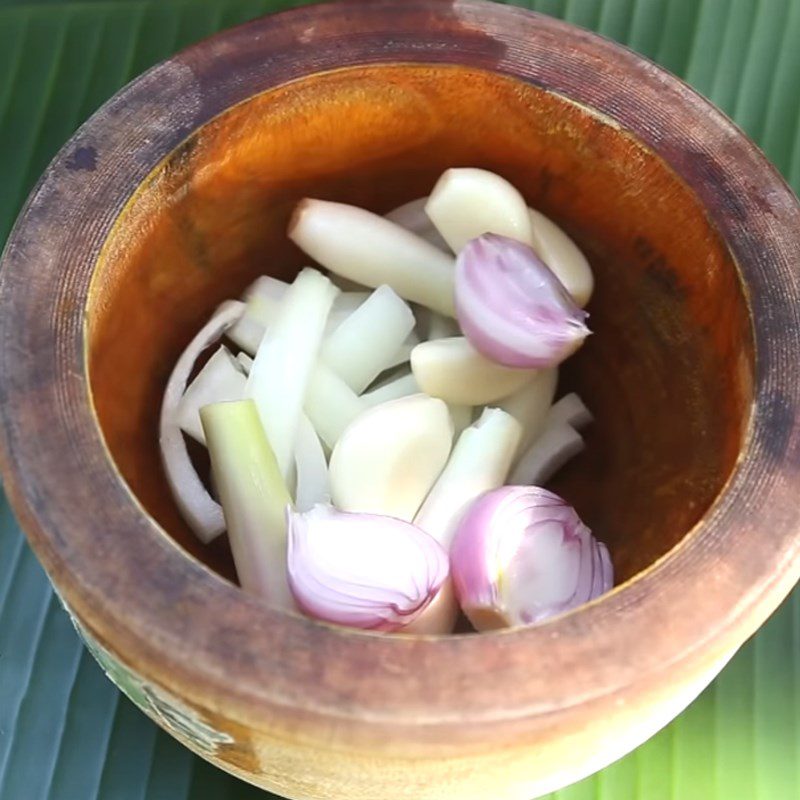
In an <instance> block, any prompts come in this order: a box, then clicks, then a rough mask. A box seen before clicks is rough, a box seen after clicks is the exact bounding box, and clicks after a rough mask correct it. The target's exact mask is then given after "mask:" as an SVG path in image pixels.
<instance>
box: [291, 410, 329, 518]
mask: <svg viewBox="0 0 800 800" xmlns="http://www.w3.org/2000/svg"><path fill="white" fill-rule="evenodd" d="M294 460H295V465H296V467H297V489H296V491H295V501H294V505H295V508H296V509H297V510H298V511H309V510H310V509H311V508H313V507H314V506H315V505H316V504H317V503H327V502H329V501H330V496H331V495H330V486H329V482H328V461H327V459H326V458H325V451H324V450H323V448H322V443H321V442H320V440H319V437H318V436H317V434H316V431H315V430H314V426H313V425H312V424H311V420H309V418H308V417H307V416H306V415H305V414H303V416H302V417H300V426H299V427H298V429H297V444H296V445H295V449H294Z"/></svg>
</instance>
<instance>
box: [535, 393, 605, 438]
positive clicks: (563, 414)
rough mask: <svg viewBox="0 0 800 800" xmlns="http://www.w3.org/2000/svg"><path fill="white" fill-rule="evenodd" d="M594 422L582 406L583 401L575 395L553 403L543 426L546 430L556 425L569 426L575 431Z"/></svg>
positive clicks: (589, 413)
mask: <svg viewBox="0 0 800 800" xmlns="http://www.w3.org/2000/svg"><path fill="white" fill-rule="evenodd" d="M593 420H594V417H593V416H592V412H591V411H589V409H588V408H586V406H585V405H584V402H583V400H581V398H580V397H579V396H578V395H577V394H576V393H575V392H570V393H569V394H565V395H564V396H563V397H562V398H561V399H560V400H558V401H557V402H555V403H553V405H552V407H551V408H550V410H549V411H548V412H547V418H546V422H545V425H546V427H548V428H552V427H555V426H557V425H561V424H565V425H570V426H571V427H573V428H575V429H576V430H580V429H581V428H585V427H586V426H587V425H589V424H590V423H591V422H592V421H593Z"/></svg>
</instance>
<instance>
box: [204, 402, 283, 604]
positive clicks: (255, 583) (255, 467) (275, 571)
mask: <svg viewBox="0 0 800 800" xmlns="http://www.w3.org/2000/svg"><path fill="white" fill-rule="evenodd" d="M200 419H201V420H202V423H203V431H204V432H205V436H206V443H207V445H208V452H209V455H210V457H211V469H212V471H213V473H214V479H215V482H216V486H217V491H218V492H219V496H220V500H221V502H222V510H223V513H224V514H225V524H226V526H227V529H228V539H229V541H230V545H231V551H232V552H233V560H234V563H235V564H236V572H237V574H238V576H239V582H240V583H241V585H242V588H243V589H244V590H245V591H248V592H251V593H253V594H257V595H260V596H261V597H264V598H265V599H266V600H267V601H268V602H269V603H270V604H271V605H274V606H277V607H280V608H292V607H294V600H293V598H292V595H291V592H290V590H289V585H288V583H287V579H286V519H285V512H286V507H287V506H288V505H291V498H290V497H289V492H288V490H287V488H286V484H285V482H284V480H283V477H282V475H281V471H280V469H279V468H278V463H277V461H276V459H275V454H274V453H273V452H272V448H271V447H270V444H269V441H268V440H267V437H266V435H265V433H264V429H263V427H262V425H261V420H260V418H259V414H258V410H257V408H256V405H255V403H254V402H253V401H252V400H238V401H233V402H227V403H213V404H211V405H208V406H204V407H203V408H201V409H200Z"/></svg>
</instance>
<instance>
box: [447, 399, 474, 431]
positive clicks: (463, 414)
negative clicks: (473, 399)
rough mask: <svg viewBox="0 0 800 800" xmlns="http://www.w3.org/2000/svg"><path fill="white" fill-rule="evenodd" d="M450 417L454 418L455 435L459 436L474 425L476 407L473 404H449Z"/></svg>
mask: <svg viewBox="0 0 800 800" xmlns="http://www.w3.org/2000/svg"><path fill="white" fill-rule="evenodd" d="M447 407H448V409H450V418H451V419H452V420H453V435H454V436H455V437H456V438H458V437H459V436H460V435H461V433H462V432H463V431H464V430H466V429H467V428H468V427H469V426H470V425H472V420H473V419H474V417H475V409H474V408H473V407H472V406H457V405H450V404H448V406H447Z"/></svg>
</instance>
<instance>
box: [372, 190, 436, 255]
mask: <svg viewBox="0 0 800 800" xmlns="http://www.w3.org/2000/svg"><path fill="white" fill-rule="evenodd" d="M427 202H428V198H427V197H419V198H417V199H416V200H411V201H409V202H408V203H404V204H403V205H402V206H398V207H397V208H395V209H392V210H391V211H390V212H389V213H388V214H387V215H386V219H388V220H390V221H391V222H394V223H395V224H396V225H399V226H400V227H401V228H405V229H406V230H407V231H411V233H413V234H415V235H416V236H419V237H421V238H422V239H425V240H426V241H428V242H430V243H431V244H432V245H433V246H434V247H438V248H439V249H440V250H443V251H444V252H445V253H447V252H449V251H450V248H449V247H448V246H447V242H446V241H445V240H444V238H443V237H442V234H441V233H439V231H437V230H436V226H435V225H434V224H433V223H432V222H431V220H430V217H429V216H428V215H427V214H426V213H425V204H426V203H427Z"/></svg>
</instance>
